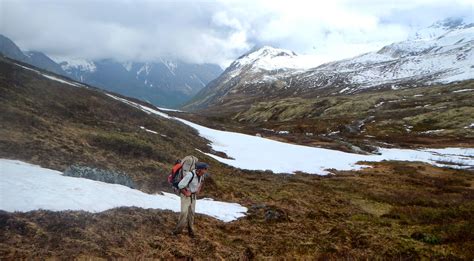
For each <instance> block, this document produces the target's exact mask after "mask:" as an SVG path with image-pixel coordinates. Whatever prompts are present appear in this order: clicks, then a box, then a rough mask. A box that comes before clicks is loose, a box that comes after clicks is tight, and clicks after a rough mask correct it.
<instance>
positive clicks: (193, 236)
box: [188, 230, 196, 238]
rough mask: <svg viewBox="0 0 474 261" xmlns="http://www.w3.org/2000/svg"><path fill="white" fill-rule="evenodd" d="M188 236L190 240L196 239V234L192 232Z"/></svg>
mask: <svg viewBox="0 0 474 261" xmlns="http://www.w3.org/2000/svg"><path fill="white" fill-rule="evenodd" d="M188 235H189V237H190V238H195V237H196V235H195V234H194V232H193V231H192V230H190V231H188Z"/></svg>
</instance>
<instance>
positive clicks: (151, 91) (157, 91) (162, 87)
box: [61, 59, 222, 107]
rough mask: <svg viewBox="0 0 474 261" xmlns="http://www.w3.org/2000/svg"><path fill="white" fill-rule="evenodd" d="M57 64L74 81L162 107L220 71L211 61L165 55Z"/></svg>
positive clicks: (191, 92)
mask: <svg viewBox="0 0 474 261" xmlns="http://www.w3.org/2000/svg"><path fill="white" fill-rule="evenodd" d="M61 67H62V69H63V70H64V71H66V72H67V73H68V74H69V75H71V76H72V77H73V78H74V79H76V80H78V81H82V82H85V83H88V84H91V85H94V86H99V87H101V88H103V89H106V90H110V91H115V92H118V93H121V94H124V95H127V96H131V97H135V98H139V99H142V100H146V101H149V102H151V103H154V104H157V105H161V106H166V107H176V106H177V105H179V104H182V103H183V102H185V101H187V100H188V99H189V98H191V97H192V96H193V95H195V94H196V93H197V92H198V91H200V90H201V89H202V88H204V87H205V86H206V84H207V83H208V82H210V81H211V80H213V79H215V78H216V77H217V76H218V75H219V74H220V73H221V72H222V69H221V68H220V67H219V66H217V65H214V64H189V63H184V62H180V61H175V60H165V59H161V60H160V61H158V62H148V63H142V62H122V63H120V62H117V61H114V60H99V61H86V60H80V59H79V60H68V61H64V62H62V63H61ZM131 87H133V88H131Z"/></svg>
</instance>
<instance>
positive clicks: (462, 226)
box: [0, 58, 474, 260]
mask: <svg viewBox="0 0 474 261" xmlns="http://www.w3.org/2000/svg"><path fill="white" fill-rule="evenodd" d="M15 63H16V62H12V61H11V60H8V59H5V58H1V59H0V110H1V111H2V113H1V114H0V126H1V128H0V157H1V158H8V159H16V160H22V161H26V162H28V163H34V164H37V165H40V166H42V167H46V168H50V169H53V170H57V171H61V172H62V171H64V170H65V169H66V168H67V167H69V166H71V165H73V164H76V165H85V166H93V167H99V168H104V169H111V170H115V171H121V172H123V173H125V175H126V176H127V177H129V178H130V179H131V180H133V181H134V182H135V183H136V185H137V188H138V189H139V190H141V191H143V192H159V191H162V190H165V191H166V190H167V189H168V185H167V184H166V175H167V173H168V170H169V168H170V167H171V164H172V163H173V162H174V160H175V159H176V158H181V157H182V156H184V155H186V154H195V155H197V156H198V157H199V158H200V159H201V160H204V161H206V162H209V163H210V165H211V170H210V172H211V176H209V177H208V178H207V179H206V183H205V187H204V194H202V195H201V196H202V197H212V198H215V199H216V200H223V201H230V202H237V203H240V204H242V205H244V206H246V207H247V208H248V213H247V215H246V216H245V217H242V218H240V219H238V220H236V221H233V222H230V223H224V222H222V221H219V220H217V219H214V218H212V217H209V216H206V215H201V214H199V215H197V218H196V226H197V234H198V236H197V238H196V239H190V238H188V237H187V236H184V235H183V236H179V237H172V236H171V235H170V233H171V230H172V228H173V226H174V225H175V222H176V220H177V217H178V215H177V213H175V212H172V211H169V210H158V209H153V208H151V209H145V208H138V207H118V208H114V209H110V210H107V211H103V212H87V211H78V210H75V211H50V210H33V211H29V212H7V211H3V210H2V211H0V231H2V233H0V258H1V259H10V260H13V259H22V258H24V259H42V258H62V259H70V258H72V257H73V258H87V259H90V258H95V259H97V258H103V259H115V258H126V259H132V258H136V259H144V258H158V259H159V258H161V259H172V258H195V259H271V258H287V259H292V258H296V259H314V258H323V259H374V258H380V257H382V258H387V259H420V258H426V259H443V258H445V259H472V258H473V257H474V256H473V255H472V253H474V234H473V231H474V229H472V228H473V226H474V224H473V222H472V218H471V217H472V215H473V214H474V204H473V199H474V191H473V189H474V182H473V181H474V178H473V177H472V172H471V171H467V170H456V169H450V168H440V167H435V166H432V165H429V164H426V163H422V162H402V161H383V162H378V163H365V164H366V165H371V166H372V168H365V169H362V170H347V171H338V170H331V173H332V175H327V176H319V175H308V174H303V173H297V174H278V175H277V174H274V173H272V172H271V171H253V170H243V169H238V168H234V167H231V166H229V165H225V164H222V163H220V162H219V161H216V160H214V159H213V158H211V157H208V156H206V155H204V154H202V153H200V152H198V151H196V149H199V150H200V151H203V152H208V153H216V152H215V151H213V149H212V148H211V147H210V146H209V145H208V141H206V140H204V139H203V138H201V137H200V136H199V135H198V133H197V131H196V130H194V129H193V128H190V127H188V126H186V125H184V124H182V123H180V122H179V121H176V120H173V119H169V118H168V117H162V116H159V115H160V113H161V112H160V113H153V114H151V113H146V112H144V111H143V110H140V109H137V108H136V107H134V106H130V105H133V104H132V103H131V101H133V102H138V103H140V104H142V105H143V106H146V107H147V108H149V109H148V111H149V110H150V109H152V108H154V109H153V110H156V108H155V107H153V106H152V105H150V104H145V103H142V102H140V101H137V100H133V99H130V100H131V101H127V100H125V101H126V102H127V103H124V102H122V101H120V100H117V99H114V98H112V97H111V96H109V95H107V94H106V93H104V92H103V91H100V90H98V89H95V88H93V87H91V86H84V85H82V84H80V83H77V82H74V81H71V80H70V79H67V78H62V77H60V76H58V75H53V74H50V73H46V72H44V71H38V70H37V69H35V68H29V67H28V66H26V65H25V64H20V66H19V65H17V64H15ZM113 95H114V96H117V95H116V94H113ZM123 98H125V97H123ZM189 117H190V118H192V116H189ZM142 127H143V128H142ZM147 130H148V131H147ZM217 133H220V132H217ZM235 135H237V134H235ZM271 153H273V152H268V154H269V155H271ZM222 156H223V155H222ZM264 156H265V155H263V154H262V155H260V157H264ZM469 157H471V156H468V155H466V158H469ZM315 160H317V159H315ZM467 161H469V159H467ZM470 161H472V159H471V160H470ZM262 162H263V161H262ZM259 167H262V168H265V166H259ZM36 174H37V175H40V173H39V172H38V173H36ZM2 181H3V179H2ZM387 181H390V182H387ZM2 184H3V183H2ZM117 186H118V185H117ZM2 200H5V199H4V198H2ZM7 200H11V199H7ZM13 200H14V199H13ZM97 201H98V202H100V201H101V198H98V199H97Z"/></svg>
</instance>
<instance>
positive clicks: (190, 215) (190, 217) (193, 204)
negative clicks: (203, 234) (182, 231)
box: [188, 195, 196, 236]
mask: <svg viewBox="0 0 474 261" xmlns="http://www.w3.org/2000/svg"><path fill="white" fill-rule="evenodd" d="M190 203H191V204H190V206H189V210H188V233H189V235H190V236H194V232H195V231H194V213H195V211H196V195H192V196H191V202H190Z"/></svg>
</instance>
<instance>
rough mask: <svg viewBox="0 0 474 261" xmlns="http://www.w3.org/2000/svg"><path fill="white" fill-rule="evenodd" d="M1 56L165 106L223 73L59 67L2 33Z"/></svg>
mask: <svg viewBox="0 0 474 261" xmlns="http://www.w3.org/2000/svg"><path fill="white" fill-rule="evenodd" d="M0 54H3V55H4V56H6V57H8V58H11V59H14V60H17V61H21V62H24V63H28V64H31V65H34V66H36V67H38V68H40V69H43V70H47V71H50V72H54V73H56V74H59V75H62V76H66V77H70V78H72V79H74V80H76V81H80V82H83V83H86V84H89V85H92V86H97V87H100V88H102V89H105V90H109V91H114V92H117V93H120V94H123V95H126V96H130V97H135V98H138V99H141V100H143V101H148V102H151V103H153V104H155V105H159V106H166V107H178V106H179V105H181V104H183V103H184V102H186V101H188V100H189V99H190V98H191V97H192V96H193V95H195V94H196V93H197V92H198V91H200V90H201V89H202V88H204V87H205V86H206V84H207V83H209V82H210V81H211V80H213V79H215V78H216V77H218V76H219V74H220V73H221V72H222V69H221V68H220V67H219V66H218V65H215V64H192V63H185V62H180V61H176V60H171V59H168V60H166V59H159V60H158V61H156V62H148V63H143V62H125V63H120V62H117V61H115V60H111V59H103V60H96V61H90V60H85V59H70V60H67V61H62V62H61V63H59V64H58V63H56V62H55V61H53V60H52V59H51V58H49V57H48V56H47V55H45V54H44V53H41V52H37V51H22V50H20V48H19V47H18V46H17V45H16V44H15V43H14V42H13V41H11V40H10V39H9V38H7V37H6V36H3V35H1V34H0Z"/></svg>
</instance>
